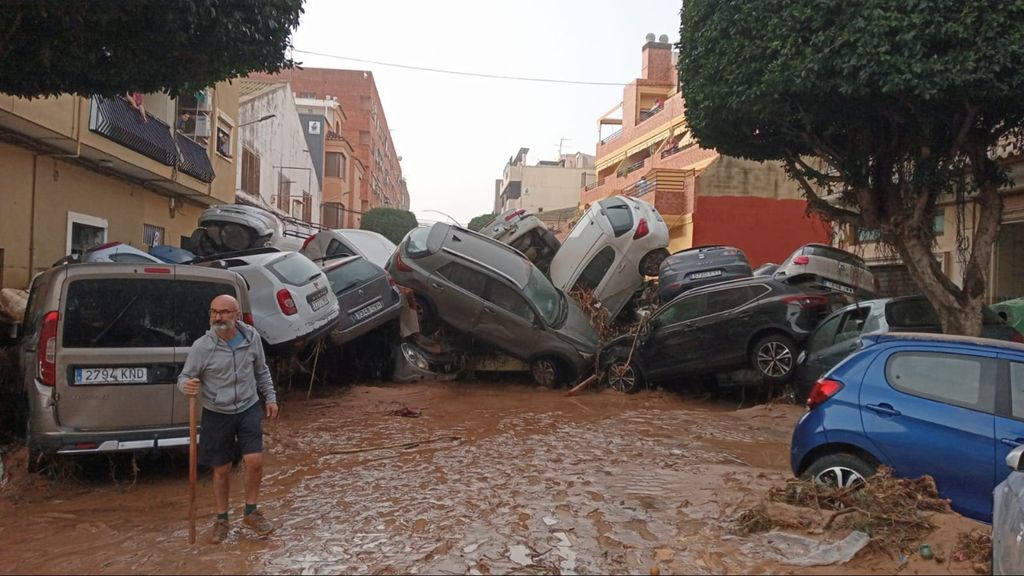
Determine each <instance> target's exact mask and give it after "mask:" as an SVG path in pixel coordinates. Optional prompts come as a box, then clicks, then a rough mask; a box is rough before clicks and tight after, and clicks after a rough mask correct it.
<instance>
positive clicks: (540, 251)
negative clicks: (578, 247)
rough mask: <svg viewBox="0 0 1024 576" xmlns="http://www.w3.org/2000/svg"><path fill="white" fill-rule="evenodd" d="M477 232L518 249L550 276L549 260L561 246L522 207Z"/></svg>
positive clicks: (551, 234) (504, 214)
mask: <svg viewBox="0 0 1024 576" xmlns="http://www.w3.org/2000/svg"><path fill="white" fill-rule="evenodd" d="M480 233H481V234H483V235H484V236H487V237H490V238H494V239H495V240H497V241H499V242H503V243H505V244H508V245H509V246H511V247H513V248H515V249H516V250H519V251H520V252H522V253H523V255H524V256H526V258H527V259H529V260H530V262H533V264H534V265H535V266H536V267H537V268H539V269H540V271H541V272H543V273H545V274H548V273H549V271H550V269H551V259H552V258H554V257H555V254H556V253H557V252H558V249H559V248H560V247H561V243H559V241H558V238H555V234H554V233H553V232H551V230H549V229H548V227H547V226H546V225H545V224H544V222H542V221H541V219H540V218H537V217H536V216H535V215H533V214H530V213H529V212H527V211H526V210H524V209H522V208H519V209H516V210H506V211H505V212H502V213H501V214H499V215H498V216H497V217H496V218H495V219H494V220H492V221H491V222H490V223H488V224H487V225H486V226H484V227H483V228H481V229H480Z"/></svg>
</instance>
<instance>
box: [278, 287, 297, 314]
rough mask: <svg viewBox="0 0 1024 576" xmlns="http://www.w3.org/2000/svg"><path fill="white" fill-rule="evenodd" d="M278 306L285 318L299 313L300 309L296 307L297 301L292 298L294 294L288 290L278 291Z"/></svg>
mask: <svg viewBox="0 0 1024 576" xmlns="http://www.w3.org/2000/svg"><path fill="white" fill-rule="evenodd" d="M277 305H278V306H279V307H280V308H281V312H284V315H285V316H292V315H294V314H298V313H299V309H298V308H296V307H295V299H294V298H292V293H291V292H289V291H288V289H287V288H281V289H280V290H278V291H277Z"/></svg>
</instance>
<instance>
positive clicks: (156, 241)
mask: <svg viewBox="0 0 1024 576" xmlns="http://www.w3.org/2000/svg"><path fill="white" fill-rule="evenodd" d="M142 241H143V242H144V243H145V244H146V246H149V247H150V248H152V247H153V246H159V245H161V244H163V243H164V229H163V228H161V227H160V226H154V225H152V224H143V225H142Z"/></svg>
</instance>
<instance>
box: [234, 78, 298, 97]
mask: <svg viewBox="0 0 1024 576" xmlns="http://www.w3.org/2000/svg"><path fill="white" fill-rule="evenodd" d="M287 85H288V83H287V82H269V81H266V80H253V79H251V78H242V79H241V80H239V81H238V99H239V100H243V101H245V100H251V99H253V98H255V97H257V96H259V95H261V94H266V93H267V92H270V91H271V90H276V89H278V88H281V87H282V86H287Z"/></svg>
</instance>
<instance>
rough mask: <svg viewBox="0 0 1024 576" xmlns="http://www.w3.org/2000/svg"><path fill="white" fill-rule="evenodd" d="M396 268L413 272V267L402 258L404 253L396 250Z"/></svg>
mask: <svg viewBox="0 0 1024 576" xmlns="http://www.w3.org/2000/svg"><path fill="white" fill-rule="evenodd" d="M395 268H398V269H399V270H401V271H402V272H412V267H411V266H409V265H408V264H406V263H405V262H404V261H403V260H402V255H401V254H399V253H398V252H395Z"/></svg>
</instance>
